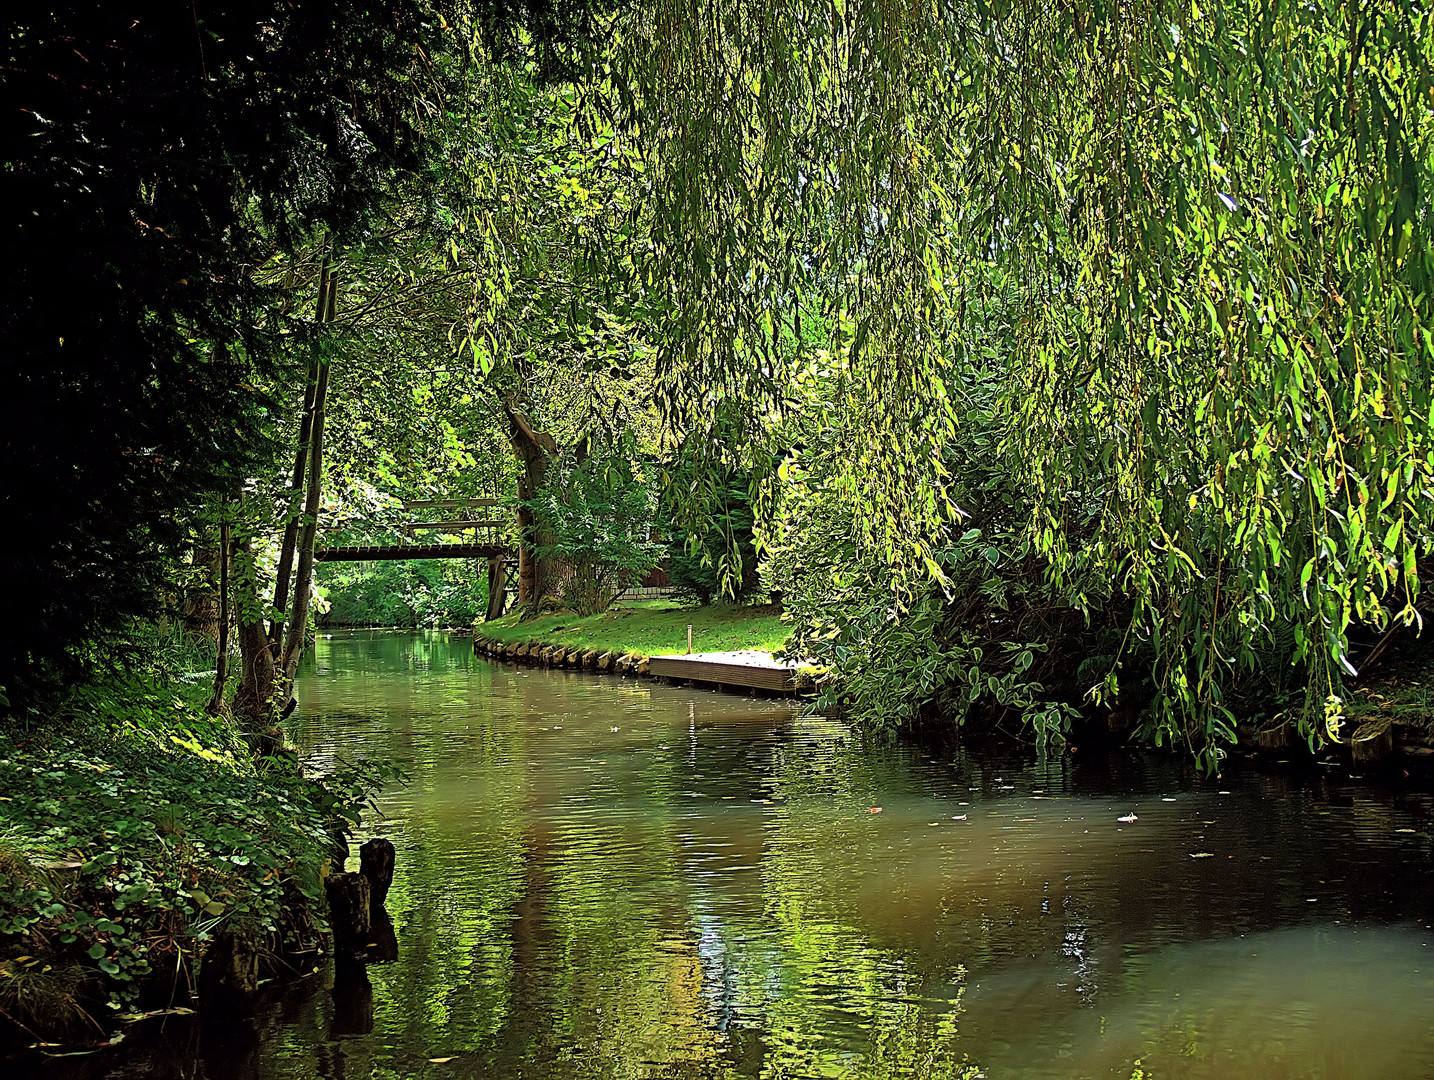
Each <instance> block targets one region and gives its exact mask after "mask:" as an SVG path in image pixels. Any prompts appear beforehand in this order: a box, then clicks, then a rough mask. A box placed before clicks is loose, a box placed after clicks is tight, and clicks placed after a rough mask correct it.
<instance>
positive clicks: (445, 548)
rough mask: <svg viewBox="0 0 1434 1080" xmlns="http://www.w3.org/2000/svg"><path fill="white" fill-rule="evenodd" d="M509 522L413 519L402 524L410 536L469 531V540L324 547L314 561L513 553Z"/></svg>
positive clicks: (483, 503) (461, 502)
mask: <svg viewBox="0 0 1434 1080" xmlns="http://www.w3.org/2000/svg"><path fill="white" fill-rule="evenodd" d="M500 505H502V502H501V500H499V499H419V500H415V501H413V502H406V503H404V504H403V508H404V509H405V510H408V511H416V510H468V511H472V510H474V509H477V508H480V507H493V506H500ZM510 524H511V523H510V522H509V521H507V520H506V519H504V518H455V519H451V520H446V521H416V522H412V523H410V524H408V525H406V526H404V533H405V534H406V535H407V536H409V537H412V536H413V535H414V534H415V533H419V532H441V533H448V534H450V535H453V534H461V533H466V532H472V533H473V534H474V536H473V539H472V540H465V541H462V542H461V543H450V544H412V543H399V544H361V545H357V546H350V547H325V548H318V549H316V550H315V551H314V560H315V561H316V562H369V561H371V560H393V559H502V558H504V557H506V556H508V555H511V554H512V553H513V547H512V545H511V544H509V543H507V542H506V541H507V537H506V535H505V534H506V532H507V530H508V526H509V525H510Z"/></svg>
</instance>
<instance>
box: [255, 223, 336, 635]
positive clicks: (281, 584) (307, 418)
mask: <svg viewBox="0 0 1434 1080" xmlns="http://www.w3.org/2000/svg"><path fill="white" fill-rule="evenodd" d="M329 254H330V253H329V251H328V250H325V251H324V259H323V263H322V264H321V265H320V267H319V299H318V303H317V304H316V305H315V307H314V322H315V323H319V324H321V323H324V322H327V321H329V313H330V310H331V309H332V306H333V305H332V301H331V297H330V294H331V293H332V291H333V278H332V275H331V274H330V272H329ZM319 368H320V364H319V351H318V349H315V350H314V355H313V357H312V358H311V359H310V360H309V370H308V378H307V379H306V380H305V381H304V408H303V413H302V415H301V418H300V420H299V447H298V450H297V451H296V452H295V454H294V473H293V476H292V478H291V479H290V481H289V505H288V507H287V510H286V513H285V518H286V520H285V522H284V539H283V541H282V543H281V544H280V546H279V567H278V573H277V574H276V576H275V579H274V612H275V615H274V619H273V621H272V622H271V623H270V624H269V647H270V648H271V649H273V650H274V653H275V655H278V652H279V643H280V642H281V641H282V639H283V635H284V614H283V613H284V610H285V608H287V607H288V605H289V578H290V577H291V576H292V574H293V569H294V549H295V547H296V546H297V544H298V540H299V518H300V516H301V514H300V510H299V504H300V502H301V500H302V498H303V494H304V470H305V466H306V465H307V463H308V457H309V440H310V438H311V437H312V433H313V421H314V416H313V413H314V394H315V393H316V392H317V390H318V385H319V376H320V371H319Z"/></svg>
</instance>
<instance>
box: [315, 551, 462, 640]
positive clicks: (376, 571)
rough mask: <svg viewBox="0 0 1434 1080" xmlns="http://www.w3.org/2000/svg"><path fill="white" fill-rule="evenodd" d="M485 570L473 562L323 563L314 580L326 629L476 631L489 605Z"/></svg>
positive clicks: (322, 622) (433, 560)
mask: <svg viewBox="0 0 1434 1080" xmlns="http://www.w3.org/2000/svg"><path fill="white" fill-rule="evenodd" d="M486 573H487V571H486V568H482V567H481V566H480V565H479V564H477V563H476V562H475V561H474V560H471V559H463V560H453V561H450V560H438V559H419V560H414V561H412V562H399V561H393V562H373V563H325V564H323V566H322V567H321V568H320V570H319V573H318V575H317V578H316V581H317V586H318V592H319V595H320V596H322V597H323V598H324V600H325V602H326V605H327V610H325V611H323V612H322V613H321V614H320V615H319V620H318V622H319V625H320V626H321V627H323V626H402V627H407V628H409V629H418V628H419V627H433V626H472V625H473V623H474V622H475V621H477V620H479V619H481V618H482V617H483V612H484V610H485V608H486V606H487V603H488V590H487V577H486Z"/></svg>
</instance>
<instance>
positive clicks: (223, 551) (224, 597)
mask: <svg viewBox="0 0 1434 1080" xmlns="http://www.w3.org/2000/svg"><path fill="white" fill-rule="evenodd" d="M219 512H220V517H219V632H218V635H217V637H218V650H219V651H218V653H217V654H216V655H215V663H214V693H213V695H212V696H211V697H210V699H209V705H208V707H207V708H208V711H209V713H210V714H211V715H214V716H224V715H225V707H224V691H225V688H226V686H227V684H228V682H229V500H228V499H227V498H226V499H225V500H224V501H223V503H222V504H221V506H220V511H219Z"/></svg>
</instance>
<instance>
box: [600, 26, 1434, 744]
mask: <svg viewBox="0 0 1434 1080" xmlns="http://www.w3.org/2000/svg"><path fill="white" fill-rule="evenodd" d="M1430 21H1431V15H1430V13H1429V12H1428V10H1427V9H1426V8H1425V7H1424V6H1422V5H1416V4H1411V3H1408V2H1404V0H1376V2H1375V3H1371V4H1366V5H1351V4H1346V3H1343V2H1340V3H1336V2H1334V0H1311V2H1307V3H1301V4H1295V3H1283V2H1278V0H1275V2H1264V3H1254V2H1252V0H1235V2H1223V3H1222V2H1213V3H1211V4H1209V5H1208V6H1202V5H1199V4H1194V3H1189V2H1185V3H1173V2H1163V3H1162V2H1138V0H1136V2H1113V3H1094V4H1091V3H1060V2H1054V3H1053V2H1051V0H1039V2H1031V0H1005V2H993V3H987V2H982V0H955V2H951V3H919V2H918V3H895V2H881V0H852V2H845V3H843V2H839V0H838V2H832V3H816V2H814V0H745V2H744V0H703V2H701V3H697V2H679V0H645V2H639V3H636V4H634V5H633V6H631V7H628V8H626V9H624V10H623V11H621V12H620V13H618V14H616V15H614V16H612V18H611V22H610V25H609V28H608V29H609V33H610V37H609V39H608V46H609V47H608V52H607V59H606V61H605V63H606V67H605V68H604V69H603V73H602V75H603V77H602V81H601V85H600V86H598V87H597V88H596V89H595V92H594V93H593V94H592V95H591V100H590V103H589V104H590V107H591V108H592V109H593V110H594V112H595V114H598V113H600V114H602V115H603V116H605V117H606V118H607V119H609V120H611V122H613V123H614V124H615V125H616V126H617V127H618V129H619V130H620V131H621V133H622V135H623V138H624V140H626V142H627V143H628V144H629V145H630V146H635V147H639V148H640V152H641V155H642V160H643V167H644V175H643V177H642V192H641V198H640V199H638V200H637V201H636V203H635V204H634V205H635V206H637V207H639V208H640V210H641V212H642V213H643V214H644V215H645V218H646V222H647V225H646V228H647V235H648V236H649V238H650V240H649V244H650V246H649V247H648V248H647V249H646V250H645V251H644V252H643V255H642V257H641V258H640V259H638V260H636V265H637V266H638V267H639V268H640V271H641V273H642V276H643V278H644V281H645V283H646V286H647V287H648V288H649V289H650V290H651V291H652V293H653V294H654V295H655V296H656V297H657V298H658V302H659V309H660V311H661V312H662V330H663V332H662V333H661V334H660V335H658V337H659V340H660V341H661V342H662V343H663V344H662V355H661V360H660V364H659V376H658V394H659V397H660V399H661V401H662V403H663V405H664V407H665V410H666V413H667V415H668V417H669V418H670V421H671V422H672V423H673V425H674V427H676V428H677V429H679V430H681V431H684V432H686V433H689V435H690V434H692V433H696V434H698V435H700V434H701V433H702V432H704V431H712V430H716V428H717V427H718V426H719V425H718V423H717V420H716V418H717V417H719V415H725V416H726V417H727V419H728V421H730V417H731V415H732V414H733V412H734V411H735V412H736V413H738V414H740V415H741V416H743V417H746V418H747V422H748V425H749V428H748V430H749V433H750V435H751V437H752V438H753V440H756V439H757V438H758V437H759V432H760V430H761V427H762V423H763V421H764V420H765V419H766V418H768V417H769V416H770V415H772V414H773V413H775V412H778V411H780V410H781V409H782V407H783V404H784V397H785V395H784V388H785V387H787V386H788V385H790V384H791V383H792V382H793V381H794V380H796V379H798V378H799V377H800V376H801V375H802V373H803V372H804V371H805V370H807V369H808V366H809V364H810V363H811V357H810V356H809V355H808V352H809V350H808V349H807V348H806V347H805V346H804V344H803V343H804V342H807V341H809V340H810V337H809V335H807V334H805V333H804V327H805V324H806V323H807V322H816V323H819V324H820V325H821V326H823V327H826V328H827V329H828V331H829V335H830V340H829V341H827V342H826V347H827V349H828V351H829V352H830V353H832V354H834V355H838V356H840V357H841V358H842V363H841V365H840V370H841V376H840V378H841V379H842V380H843V382H842V385H841V388H840V392H839V394H838V395H837V396H838V397H839V398H840V399H841V400H843V401H844V402H845V403H846V408H845V409H843V410H842V417H843V419H842V421H841V422H842V423H843V424H844V425H846V428H845V430H844V431H843V432H842V434H843V436H844V438H845V439H846V446H847V451H846V453H845V455H844V460H845V461H846V462H847V466H846V468H847V470H848V475H847V477H846V490H847V491H848V492H849V493H850V495H851V497H852V499H853V500H854V502H855V503H856V504H857V505H858V507H859V509H860V513H859V514H858V515H857V519H856V520H857V528H858V530H859V532H860V534H861V535H860V538H859V539H860V540H861V541H862V543H863V545H864V549H865V550H866V552H867V553H868V554H869V555H870V556H872V557H875V558H878V559H880V560H882V561H883V562H884V563H885V564H886V565H887V566H888V567H889V570H890V576H891V580H892V582H893V588H894V591H895V596H896V598H897V600H898V602H901V601H902V600H903V598H909V597H911V596H914V595H915V591H916V590H917V589H919V588H920V587H922V586H923V584H927V583H929V582H930V581H931V580H932V579H933V578H935V579H937V580H939V579H940V577H941V570H940V567H939V565H938V564H937V562H936V561H935V556H936V554H937V551H938V548H939V546H940V544H941V538H942V537H943V536H947V535H949V534H950V531H951V528H952V526H953V524H954V523H955V522H957V521H958V520H959V517H960V514H961V509H960V507H959V506H956V505H954V503H953V501H952V499H951V498H949V497H948V483H947V481H948V476H947V471H946V470H947V468H948V466H947V465H946V464H945V463H944V459H943V455H942V448H943V447H944V446H946V445H948V444H949V442H950V437H951V434H952V432H953V430H954V429H955V425H957V424H958V423H959V422H960V417H961V408H960V404H959V402H957V401H955V400H953V395H955V394H956V393H957V391H956V390H955V389H954V388H953V385H952V383H951V381H950V380H948V378H946V377H945V375H946V373H947V372H948V371H949V370H950V369H951V365H952V363H953V359H965V360H972V359H979V358H972V357H966V356H965V354H964V352H963V350H964V348H965V347H964V345H963V342H965V341H967V340H971V339H974V337H975V336H976V335H975V334H974V333H973V332H971V327H970V326H969V324H968V320H970V319H972V318H974V317H976V315H977V314H979V312H981V311H982V310H984V308H983V305H982V304H981V303H979V302H974V301H977V300H979V295H978V294H981V293H982V292H983V290H986V289H988V288H990V287H991V283H992V282H996V283H997V285H998V287H999V288H1000V289H1002V290H1003V292H1005V293H1006V294H1007V295H1008V296H1009V295H1010V294H1011V291H1012V290H1014V294H1015V295H1016V297H1017V302H1016V306H1015V310H1016V312H1017V318H1016V322H1015V326H1014V328H1013V336H1012V337H1011V338H1010V342H1011V344H1010V348H1009V352H1008V353H1007V354H1006V355H1001V356H999V357H998V358H997V359H996V360H994V361H989V360H988V361H980V362H984V363H995V364H998V365H999V366H1000V367H1001V369H1002V372H1003V375H1004V378H1005V392H1004V397H1003V400H1004V405H1003V409H1004V413H1003V415H1004V419H1005V422H1006V425H1007V428H1006V429H1007V432H1008V435H1007V443H1006V451H1007V453H1008V457H1009V462H1010V467H1011V469H1012V470H1014V471H1015V473H1016V474H1017V475H1018V476H1019V477H1020V478H1021V481H1022V482H1023V483H1024V484H1025V485H1026V486H1027V487H1028V488H1029V490H1030V491H1031V492H1032V493H1033V498H1034V505H1035V511H1034V513H1033V514H1032V517H1031V520H1030V523H1029V531H1030V537H1031V540H1032V542H1033V543H1034V545H1035V546H1036V548H1037V550H1038V551H1039V552H1040V553H1041V555H1042V556H1044V558H1045V559H1046V560H1047V562H1048V565H1049V568H1050V571H1049V572H1050V574H1051V576H1052V579H1053V580H1054V581H1055V582H1057V583H1060V582H1062V581H1066V582H1070V581H1075V580H1077V579H1080V580H1090V578H1091V572H1092V571H1097V572H1098V573H1099V575H1100V576H1102V577H1103V578H1104V579H1105V580H1108V581H1110V582H1111V583H1112V584H1111V588H1112V590H1113V592H1115V593H1119V594H1122V595H1123V596H1125V597H1128V598H1129V599H1130V600H1131V601H1132V608H1133V615H1132V617H1131V620H1130V624H1129V640H1131V641H1137V640H1139V641H1143V642H1144V643H1146V645H1147V646H1148V647H1149V649H1150V650H1151V652H1152V653H1153V655H1154V656H1155V657H1156V663H1155V678H1156V682H1157V685H1158V695H1157V699H1156V704H1155V709H1154V722H1153V733H1154V734H1155V736H1156V737H1157V739H1159V738H1163V737H1165V736H1167V735H1168V736H1170V737H1175V736H1177V735H1178V736H1180V737H1182V738H1191V736H1192V732H1193V733H1194V735H1195V738H1194V740H1193V741H1194V743H1196V744H1199V745H1200V746H1203V747H1204V748H1205V752H1206V753H1207V754H1208V755H1210V757H1209V760H1215V758H1216V757H1217V756H1218V749H1216V747H1217V746H1218V743H1219V742H1220V741H1222V740H1225V739H1228V738H1230V737H1232V730H1233V717H1232V715H1231V713H1230V711H1229V709H1228V707H1227V705H1226V691H1227V689H1228V686H1229V685H1230V681H1231V680H1232V679H1233V678H1234V677H1236V676H1237V675H1238V673H1239V672H1240V671H1241V670H1251V669H1253V667H1254V665H1255V663H1256V656H1257V654H1259V653H1260V652H1261V651H1262V650H1268V649H1270V648H1271V647H1272V646H1279V647H1282V648H1283V649H1284V652H1285V657H1284V658H1285V660H1287V661H1290V662H1294V663H1296V664H1302V665H1304V669H1305V671H1306V673H1307V685H1308V694H1307V701H1306V706H1305V708H1304V711H1303V719H1304V721H1305V722H1306V724H1307V727H1306V730H1307V731H1313V732H1314V733H1315V734H1316V735H1318V733H1319V731H1320V726H1319V725H1322V724H1323V722H1324V719H1325V718H1326V717H1337V716H1338V714H1339V696H1340V693H1341V685H1342V683H1341V672H1343V673H1346V674H1349V673H1353V672H1354V671H1355V669H1356V666H1357V664H1356V660H1357V659H1358V658H1352V657H1351V656H1350V645H1349V633H1348V632H1349V629H1350V627H1351V626H1352V625H1353V624H1356V623H1358V624H1362V625H1365V626H1368V627H1373V628H1381V627H1385V626H1387V625H1389V624H1391V623H1392V622H1395V621H1398V622H1406V623H1407V622H1410V621H1413V620H1417V618H1418V615H1417V612H1416V609H1415V602H1416V599H1417V596H1418V565H1419V557H1420V555H1421V554H1422V553H1423V552H1424V551H1425V550H1426V549H1427V547H1428V542H1429V538H1430V535H1431V528H1430V526H1431V518H1434V503H1431V481H1430V478H1431V474H1434V447H1431V445H1430V423H1431V406H1434V399H1431V385H1430V374H1429V373H1430V366H1431V364H1434V338H1431V332H1434V326H1431V318H1434V317H1432V316H1431V308H1430V298H1429V287H1430V277H1431V269H1434V255H1431V248H1430V200H1429V190H1430V183H1431V175H1430V174H1431V164H1432V162H1431V137H1434V121H1431V109H1434V83H1432V82H1431V74H1430V73H1431V67H1434V65H1431V59H1432V57H1431V53H1434V27H1431V26H1430ZM614 103H615V104H614ZM724 430H730V423H728V424H727V426H726V427H724ZM1075 599H1076V602H1077V603H1079V602H1080V598H1079V597H1076V598H1075ZM1117 689H1118V688H1117V686H1116V684H1115V682H1114V675H1113V674H1112V676H1111V677H1110V678H1109V679H1108V680H1107V684H1106V685H1105V686H1104V687H1103V692H1104V693H1106V694H1114V693H1115V692H1116V691H1117ZM1098 692H1099V691H1098ZM1308 725H1314V726H1313V727H1311V726H1308ZM1197 748H1198V746H1197Z"/></svg>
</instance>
